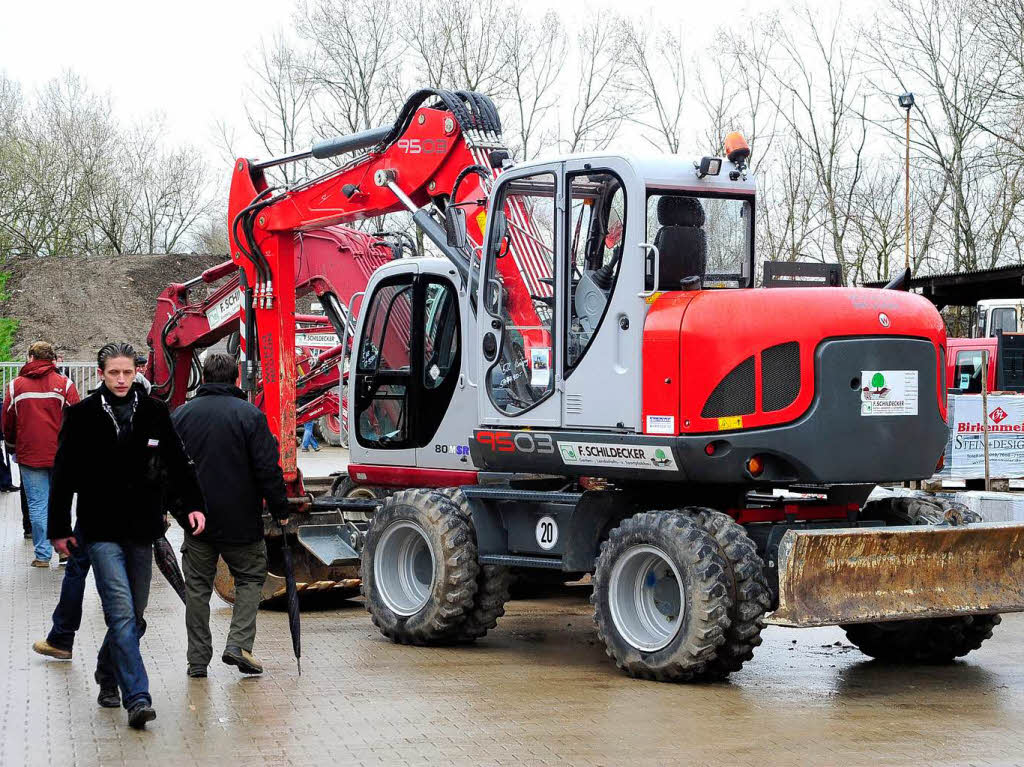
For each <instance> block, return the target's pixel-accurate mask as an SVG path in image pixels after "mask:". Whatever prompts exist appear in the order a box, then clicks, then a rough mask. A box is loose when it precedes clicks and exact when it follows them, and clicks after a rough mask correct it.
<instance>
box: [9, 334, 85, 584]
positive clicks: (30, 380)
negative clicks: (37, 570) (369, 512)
mask: <svg viewBox="0 0 1024 767" xmlns="http://www.w3.org/2000/svg"><path fill="white" fill-rule="evenodd" d="M56 359H57V352H56V351H55V350H54V348H53V346H52V345H51V344H49V343H47V342H46V341H36V342H35V343H34V344H32V345H31V346H30V347H29V349H28V364H26V365H25V366H24V367H23V368H22V369H21V372H20V374H19V375H18V377H17V378H15V379H14V380H13V381H11V383H10V384H9V385H8V387H7V392H6V396H5V397H4V409H3V433H4V439H5V440H6V441H7V449H8V453H14V454H15V455H16V456H17V461H18V468H19V469H20V471H21V484H22V487H23V488H24V490H25V496H26V500H27V502H28V513H29V518H30V519H31V520H32V541H33V543H34V544H35V558H34V559H33V560H32V563H31V564H32V566H33V567H49V566H50V560H51V559H52V558H53V548H52V547H51V546H50V541H49V539H50V538H53V537H54V536H52V535H48V534H47V530H46V519H47V499H48V498H49V496H50V478H51V474H52V467H53V460H54V454H55V453H56V452H57V432H58V431H59V429H60V422H61V417H62V416H63V414H64V408H66V407H68V406H69V405H74V404H75V403H76V402H78V390H77V389H76V388H75V385H74V384H73V383H72V382H71V379H69V378H67V377H66V376H63V375H61V374H60V373H58V372H57V365H56V363H55V362H54V361H55V360H56ZM65 558H66V557H65V556H64V555H61V560H62V561H63V560H64V559H65Z"/></svg>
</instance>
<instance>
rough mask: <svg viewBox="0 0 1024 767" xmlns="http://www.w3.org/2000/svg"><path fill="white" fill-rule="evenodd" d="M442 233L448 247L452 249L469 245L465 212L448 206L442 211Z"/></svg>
mask: <svg viewBox="0 0 1024 767" xmlns="http://www.w3.org/2000/svg"><path fill="white" fill-rule="evenodd" d="M444 233H445V235H446V236H447V239H448V245H449V247H452V248H459V249H460V250H461V249H462V248H465V247H466V245H468V244H469V235H468V233H467V232H466V211H464V210H463V209H462V208H457V207H455V206H454V205H449V206H448V207H447V208H445V211H444Z"/></svg>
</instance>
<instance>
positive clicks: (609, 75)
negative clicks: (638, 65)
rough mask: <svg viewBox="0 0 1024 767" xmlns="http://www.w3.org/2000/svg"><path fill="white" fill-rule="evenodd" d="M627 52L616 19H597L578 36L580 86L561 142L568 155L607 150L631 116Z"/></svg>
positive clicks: (578, 78)
mask: <svg viewBox="0 0 1024 767" xmlns="http://www.w3.org/2000/svg"><path fill="white" fill-rule="evenodd" d="M626 50H627V48H626V37H625V34H624V32H623V25H622V21H621V19H619V18H617V17H614V16H611V15H601V16H598V17H595V18H594V19H592V20H591V21H589V22H588V23H587V24H585V25H584V26H583V27H582V28H581V29H580V31H579V32H578V33H577V35H576V57H577V60H578V63H577V76H576V83H577V85H576V91H575V94H574V98H573V99H572V102H571V103H572V112H571V117H570V122H569V126H568V128H567V129H566V130H565V132H564V133H563V134H562V137H561V142H560V143H561V144H562V146H563V147H564V149H565V150H566V151H567V152H580V151H593V150H601V149H604V148H605V147H607V146H608V144H610V143H611V141H612V140H613V139H614V138H615V136H616V135H617V134H618V132H619V129H620V128H621V127H622V123H623V121H624V120H625V119H626V115H627V114H628V112H629V104H628V100H629V89H628V87H627V86H626V83H625V77H626V75H627V73H628V58H627V56H626Z"/></svg>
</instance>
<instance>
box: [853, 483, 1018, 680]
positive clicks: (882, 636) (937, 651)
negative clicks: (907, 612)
mask: <svg viewBox="0 0 1024 767" xmlns="http://www.w3.org/2000/svg"><path fill="white" fill-rule="evenodd" d="M865 511H866V512H868V513H869V515H870V516H871V517H872V518H875V519H882V520H885V521H886V522H887V523H888V524H890V525H938V524H948V523H951V522H952V523H954V524H969V523H971V522H980V521H981V516H980V515H979V514H978V513H977V512H974V511H971V510H970V509H968V508H967V507H965V506H962V505H960V504H956V503H951V502H949V501H947V500H946V499H944V498H938V497H936V496H929V495H927V494H925V493H918V494H915V495H913V496H910V497H898V498H888V499H884V500H880V501H872V502H870V503H868V504H867V505H866V506H865ZM1001 620H1002V619H1001V618H1000V617H999V616H998V615H961V616H957V617H953V618H918V619H916V620H907V621H886V622H884V623H850V624H846V625H844V626H840V628H842V629H843V630H844V631H845V632H846V637H847V639H849V640H850V642H852V643H853V644H855V645H856V646H857V647H858V648H859V649H860V651H861V652H862V653H864V654H865V655H870V656H871V657H872V658H877V659H878V660H880V661H884V662H886V663H901V664H916V663H923V664H939V663H951V662H952V661H954V660H956V659H957V658H962V657H963V656H964V655H967V654H968V653H969V652H972V651H973V650H977V649H978V648H979V647H981V643H982V642H984V641H985V640H986V639H988V638H989V637H991V636H992V629H994V628H995V627H996V626H998V625H999V623H1000V622H1001Z"/></svg>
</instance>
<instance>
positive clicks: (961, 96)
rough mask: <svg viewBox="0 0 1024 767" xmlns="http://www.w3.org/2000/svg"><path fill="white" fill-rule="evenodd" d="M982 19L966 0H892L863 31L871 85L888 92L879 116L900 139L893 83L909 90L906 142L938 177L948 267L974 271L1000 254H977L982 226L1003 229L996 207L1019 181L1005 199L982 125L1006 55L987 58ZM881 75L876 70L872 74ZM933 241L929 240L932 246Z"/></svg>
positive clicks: (1012, 203)
mask: <svg viewBox="0 0 1024 767" xmlns="http://www.w3.org/2000/svg"><path fill="white" fill-rule="evenodd" d="M988 35H989V28H988V26H987V23H986V19H985V17H984V16H983V15H982V14H980V13H979V12H978V6H977V4H976V3H975V2H973V1H972V0H893V2H892V4H891V12H890V14H889V15H888V17H887V18H886V20H885V22H884V24H883V23H881V22H880V23H878V24H877V25H876V26H875V27H874V28H873V29H872V30H871V33H870V35H869V41H870V52H871V56H872V58H873V59H874V61H875V63H876V65H877V66H878V68H879V69H880V70H881V72H882V73H884V77H885V79H884V81H880V80H878V79H876V83H875V87H876V90H877V91H878V92H880V93H883V94H886V95H888V97H889V100H890V104H892V107H891V113H892V114H893V115H894V117H893V118H891V119H882V120H878V124H879V125H880V126H881V127H883V128H884V129H886V130H887V131H888V132H889V133H890V135H892V136H894V137H895V138H896V139H897V140H900V141H902V130H901V129H902V123H903V120H902V115H898V112H897V110H896V108H895V104H893V103H892V102H893V101H894V100H895V99H894V94H892V91H893V87H892V86H893V85H896V86H898V88H899V91H900V92H903V91H906V90H914V91H915V92H916V93H917V107H916V108H915V109H914V111H913V113H912V116H913V121H912V139H911V141H912V145H913V148H914V152H915V154H916V155H918V156H919V158H920V160H921V163H922V164H923V165H924V166H926V167H930V168H934V169H935V171H937V172H938V173H940V174H941V176H942V183H943V187H944V188H945V190H946V192H947V194H946V196H945V197H944V201H945V202H946V205H944V206H943V208H941V209H937V210H936V211H935V215H936V216H939V217H941V224H942V225H941V226H940V227H930V229H931V231H932V232H933V233H935V235H936V236H938V235H939V234H942V233H943V232H946V233H948V234H947V235H946V236H945V237H943V238H942V239H944V240H945V242H943V243H942V246H943V248H944V249H945V251H946V254H947V259H948V268H952V269H954V270H959V269H977V268H979V267H980V266H984V265H988V264H994V263H996V262H997V261H998V260H999V259H1000V257H1001V253H1000V252H996V253H994V254H993V253H992V252H991V250H989V252H988V253H987V254H984V255H983V253H984V251H985V250H986V248H985V247H984V245H983V242H982V239H983V237H984V235H983V231H984V230H985V229H986V228H987V229H988V230H989V231H990V232H998V231H1000V230H1001V229H1002V227H1001V225H1000V224H999V223H998V221H990V219H991V218H992V216H993V214H994V215H995V217H996V219H998V218H999V217H1000V216H1001V213H1000V211H999V210H998V209H997V206H999V207H1003V208H1005V206H1009V209H1010V210H1017V209H1018V208H1019V205H1020V203H1021V198H1020V196H1019V186H1018V187H1016V188H1015V190H1014V191H1013V193H1012V194H1011V195H1010V196H1009V197H1006V196H1005V195H1003V194H1002V192H1003V190H1002V189H1001V188H1000V177H1001V173H1000V169H999V167H998V162H997V161H996V157H995V154H994V153H993V152H992V151H991V147H990V142H989V141H988V140H987V137H986V133H985V131H984V129H983V127H982V126H983V121H984V118H985V116H986V115H988V114H991V112H992V110H993V109H994V107H995V106H996V104H997V102H998V98H997V97H998V95H999V91H1000V89H1001V87H1002V83H1004V82H1005V81H1006V71H1007V62H1006V58H1005V57H995V58H994V57H993V52H992V49H991V46H990V45H989V38H988ZM879 77H881V75H880V76H879ZM936 245H937V243H933V244H932V247H935V246H936Z"/></svg>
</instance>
